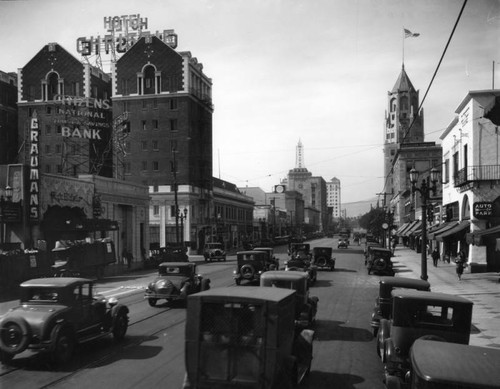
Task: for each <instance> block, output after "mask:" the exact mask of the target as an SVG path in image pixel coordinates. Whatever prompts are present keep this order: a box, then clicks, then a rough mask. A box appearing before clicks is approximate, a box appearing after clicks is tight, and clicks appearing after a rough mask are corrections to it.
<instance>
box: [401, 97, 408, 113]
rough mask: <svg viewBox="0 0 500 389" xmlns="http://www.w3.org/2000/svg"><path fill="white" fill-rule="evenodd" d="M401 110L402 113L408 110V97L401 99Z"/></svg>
mask: <svg viewBox="0 0 500 389" xmlns="http://www.w3.org/2000/svg"><path fill="white" fill-rule="evenodd" d="M401 110H402V111H407V110H408V97H406V96H402V97H401Z"/></svg>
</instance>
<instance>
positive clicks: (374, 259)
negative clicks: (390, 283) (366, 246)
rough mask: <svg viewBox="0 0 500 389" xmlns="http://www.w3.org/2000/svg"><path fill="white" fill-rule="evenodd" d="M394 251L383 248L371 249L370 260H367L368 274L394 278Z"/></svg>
mask: <svg viewBox="0 0 500 389" xmlns="http://www.w3.org/2000/svg"><path fill="white" fill-rule="evenodd" d="M392 256H393V254H392V251H391V250H389V249H386V248H383V247H371V248H370V252H369V255H368V258H367V259H366V269H367V270H368V274H371V273H372V272H373V273H375V274H382V275H389V276H394V274H395V272H394V268H393V266H392V260H391V257H392Z"/></svg>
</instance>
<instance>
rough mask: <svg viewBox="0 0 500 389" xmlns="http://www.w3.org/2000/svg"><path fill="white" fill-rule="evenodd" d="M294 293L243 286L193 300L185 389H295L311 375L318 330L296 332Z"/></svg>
mask: <svg viewBox="0 0 500 389" xmlns="http://www.w3.org/2000/svg"><path fill="white" fill-rule="evenodd" d="M295 293H296V292H295V291H293V290H289V289H283V288H261V287H258V288H255V287H249V286H240V287H223V288H214V289H211V290H209V291H205V292H201V293H196V294H194V295H191V296H189V297H188V304H187V314H186V331H185V352H184V354H185V364H186V376H185V379H184V384H183V388H184V389H188V388H189V389H198V388H259V389H292V388H296V387H297V386H298V385H299V384H300V383H301V382H302V380H303V379H304V378H305V377H307V375H308V374H309V372H310V370H311V363H312V357H313V337H314V331H312V330H309V329H304V330H300V329H297V328H296V326H295V305H296V299H295Z"/></svg>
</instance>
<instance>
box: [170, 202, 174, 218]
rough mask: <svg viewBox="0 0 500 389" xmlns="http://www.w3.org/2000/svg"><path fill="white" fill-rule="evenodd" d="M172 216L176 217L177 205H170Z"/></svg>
mask: <svg viewBox="0 0 500 389" xmlns="http://www.w3.org/2000/svg"><path fill="white" fill-rule="evenodd" d="M170 217H175V205H171V206H170Z"/></svg>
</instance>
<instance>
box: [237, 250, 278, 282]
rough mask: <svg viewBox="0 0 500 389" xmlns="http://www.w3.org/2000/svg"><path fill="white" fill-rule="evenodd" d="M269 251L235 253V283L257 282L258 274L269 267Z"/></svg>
mask: <svg viewBox="0 0 500 389" xmlns="http://www.w3.org/2000/svg"><path fill="white" fill-rule="evenodd" d="M268 258H269V253H267V252H264V251H257V250H247V251H238V252H237V253H236V270H234V272H233V278H234V282H235V283H236V285H240V284H241V281H243V280H244V281H246V282H248V283H253V282H259V279H260V275H261V274H262V273H264V272H265V271H267V270H268V269H269V262H268Z"/></svg>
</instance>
